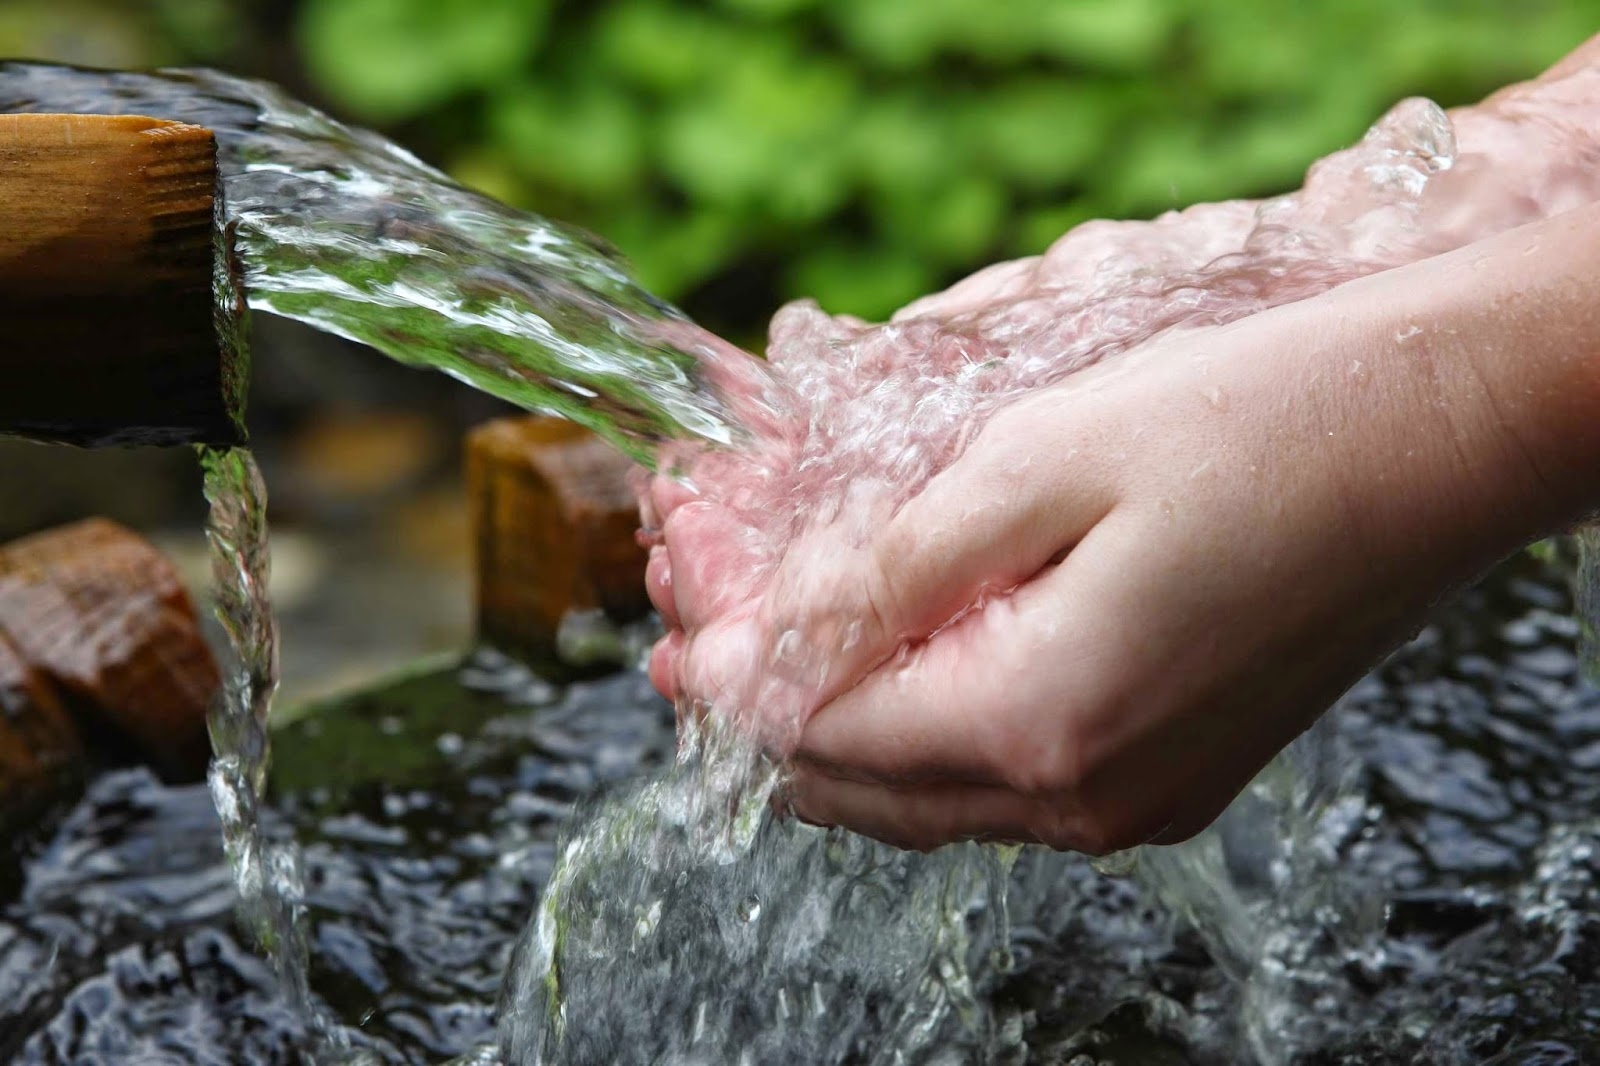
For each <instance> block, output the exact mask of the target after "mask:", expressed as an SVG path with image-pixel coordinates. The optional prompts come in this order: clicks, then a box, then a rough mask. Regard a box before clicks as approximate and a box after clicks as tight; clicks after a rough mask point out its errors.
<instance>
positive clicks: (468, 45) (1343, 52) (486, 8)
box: [298, 0, 1600, 340]
mask: <svg viewBox="0 0 1600 1066" xmlns="http://www.w3.org/2000/svg"><path fill="white" fill-rule="evenodd" d="M1597 24H1600V0H1418V2H1416V3H1412V4H1395V3H1393V2H1392V0H1297V2H1294V3H1284V2H1283V0H566V2H560V0H301V3H300V10H299V20H298V27H299V40H300V42H301V44H302V46H303V49H304V54H305V60H306V63H307V67H308V70H309V72H310V74H311V76H312V78H313V80H314V81H315V83H316V86H317V88H318V89H319V90H320V91H321V92H322V93H323V94H324V95H325V96H326V97H327V99H328V101H329V102H330V104H331V105H332V106H334V107H335V108H336V109H338V110H340V111H342V112H345V113H348V114H350V115H352V116H353V117H356V118H360V119H365V120H367V121H371V122H376V123H386V124H391V125H394V124H403V125H404V131H403V133H404V136H405V137H406V138H407V139H408V140H410V141H412V142H413V143H417V144H418V145H419V146H420V147H421V148H422V149H423V151H424V152H426V153H428V154H431V155H433V156H435V157H437V158H441V159H443V160H445V161H446V162H447V163H448V164H450V165H451V166H452V167H453V168H454V170H455V172H456V173H457V174H458V176H460V177H461V178H462V180H464V181H467V182H469V183H471V184H474V185H477V186H479V187H482V188H485V189H486V190H488V191H490V192H492V193H494V194H495V195H499V196H503V197H507V198H510V199H512V200H514V201H516V202H519V203H521V204H523V205H525V206H528V207H531V208H534V209H536V210H540V211H543V212H546V213H549V214H553V215H556V216H559V217H562V218H566V219H568V220H570V221H573V222H577V223H579V224H581V225H585V226H588V227H589V228H591V229H594V230H596V231H597V232H599V233H602V234H604V235H605V236H607V237H608V238H610V239H611V240H612V241H614V242H616V243H617V244H618V245H619V246H620V247H621V248H622V249H623V250H624V251H625V252H627V253H628V254H629V255H630V256H631V257H632V258H633V259H634V261H635V262H636V264H637V265H638V267H639V270H640V274H641V277H642V278H643V279H644V280H645V281H646V283H647V284H649V285H651V286H652V287H653V288H655V289H656V290H657V291H659V292H660V293H661V294H662V295H663V296H666V297H668V298H671V299H676V300H680V301H682V302H684V303H685V304H686V305H687V306H688V307H689V309H690V310H691V311H693V312H695V313H696V314H698V315H700V316H702V317H704V318H706V319H707V320H708V321H709V322H711V323H712V324H713V325H716V326H719V327H721V328H724V329H731V330H733V331H735V332H736V333H738V334H740V335H742V336H743V338H744V339H747V340H748V339H749V338H750V332H751V331H753V330H755V329H756V328H758V327H759V325H760V324H761V323H762V322H763V321H764V320H765V318H766V316H767V315H768V314H769V313H770V312H771V310H772V308H773V306H774V305H775V304H776V302H777V301H778V300H780V299H782V298H787V297H793V296H800V295H814V296H817V297H818V298H820V299H821V301H822V302H823V304H824V306H826V307H828V308H829V309H830V310H837V311H850V312H854V313H858V314H862V315H865V316H868V317H880V316H883V315H885V314H887V313H888V312H889V311H891V310H892V309H893V308H895V307H896V306H898V305H899V304H901V303H903V302H905V301H906V300H909V299H911V298H912V297H914V296H917V295H919V294H920V293H921V292H923V291H925V290H926V289H928V288H929V287H931V286H935V285H938V284H942V283H944V282H947V281H949V280H951V279H953V278H954V277H956V276H959V275H960V274H962V273H965V272H967V271H969V270H972V269H974V268H975V267H977V266H980V265H982V264H983V263H985V262H988V261H990V260H993V259H995V258H998V257H1002V256H1009V255H1019V254H1030V253H1035V252H1038V251H1041V250H1042V249H1043V248H1044V247H1045V246H1046V245H1047V244H1048V243H1049V242H1050V241H1051V240H1053V239H1054V238H1055V237H1056V236H1059V235H1060V233H1061V232H1063V231H1064V230H1065V229H1066V228H1068V227H1069V226H1071V225H1072V224H1075V223H1076V222H1078V221H1082V220H1083V219H1086V218H1091V217H1096V216H1102V215H1112V216H1144V215H1150V214H1154V213H1156V212H1159V211H1162V210H1165V209H1167V208H1171V207H1178V206H1182V205H1184V204H1187V203H1190V202H1193V201H1195V200H1199V199H1210V198H1216V197H1226V196H1250V195H1263V194H1270V193H1273V192H1278V191H1282V190H1284V189H1288V188H1292V187H1293V186H1294V185H1296V184H1298V181H1299V178H1300V175H1301V173H1302V172H1303V171H1304V168H1305V166H1306V165H1307V164H1308V163H1309V162H1310V161H1311V160H1312V159H1314V158H1316V157H1317V156H1319V155H1321V154H1324V153H1326V152H1328V151H1331V150H1333V149H1335V148H1337V147H1340V146H1341V145H1343V144H1346V143H1348V142H1349V141H1351V140H1352V139H1354V138H1355V137H1357V136H1359V135H1360V133H1361V131H1362V130H1363V128H1365V126H1367V125H1368V124H1369V123H1371V122H1372V121H1373V120H1374V119H1376V118H1377V117H1378V115H1380V114H1381V113H1382V111H1383V110H1384V109H1385V108H1386V107H1388V106H1389V105H1390V104H1392V103H1394V102H1395V101H1397V100H1398V99H1400V98H1401V97H1403V96H1406V95H1410V94H1415V93H1423V94H1427V95H1432V96H1434V97H1436V98H1438V99H1440V101H1441V102H1443V103H1446V104H1454V103H1461V102H1465V101H1467V100H1471V99H1474V98H1476V97H1478V96H1481V95H1483V94H1484V93H1486V92H1488V91H1490V90H1492V89H1494V88H1496V87H1498V86H1500V85H1502V84H1505V83H1506V82H1508V81H1511V80H1515V79H1517V78H1521V77H1526V76H1528V75H1530V74H1532V73H1534V72H1536V71H1538V70H1540V69H1541V68H1543V67H1544V66H1546V65H1548V64H1549V63H1550V62H1552V61H1553V60H1554V59H1556V58H1557V57H1558V56H1560V55H1561V54H1562V53H1563V52H1565V51H1567V50H1568V49H1570V48H1572V47H1574V46H1575V45H1577V44H1578V43H1579V42H1580V41H1581V40H1582V39H1583V38H1584V37H1585V36H1587V35H1588V34H1589V33H1590V32H1592V31H1593V29H1594V28H1595V26H1596V25H1597Z"/></svg>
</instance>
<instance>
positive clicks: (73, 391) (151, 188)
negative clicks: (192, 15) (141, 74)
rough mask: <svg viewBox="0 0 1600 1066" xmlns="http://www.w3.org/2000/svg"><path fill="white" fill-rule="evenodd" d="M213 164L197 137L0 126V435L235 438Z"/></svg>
mask: <svg viewBox="0 0 1600 1066" xmlns="http://www.w3.org/2000/svg"><path fill="white" fill-rule="evenodd" d="M216 157H217V153H216V141H215V139H214V137H213V136H212V134H211V132H210V131H209V130H205V129H202V128H200V127H198V126H189V125H184V124H182V123H175V122H164V121H161V120H158V119H151V118H142V117H139V116H127V115H123V116H102V115H0V433H6V434H13V435H17V434H20V435H23V436H28V437H33V438H36V439H42V440H56V441H63V442H67V443H72V444H82V445H103V444H145V443H149V444H175V443H184V442H194V441H200V442H208V443H237V442H239V441H240V440H242V437H243V430H242V427H241V424H240V422H239V412H240V410H241V408H242V401H243V379H244V368H243V367H242V365H241V360H240V357H239V356H238V354H237V353H236V352H234V351H233V350H232V346H231V345H230V344H228V343H225V338H226V337H228V336H231V335H232V331H231V330H230V329H228V328H220V329H219V325H224V326H225V325H226V323H225V322H219V318H218V315H217V313H216V300H215V298H214V295H213V285H214V282H215V280H216V277H217V273H216V272H217V270H218V269H219V268H223V269H227V268H228V267H229V266H230V263H229V256H228V254H227V250H226V245H225V240H224V237H223V230H222V228H221V227H220V226H219V224H218V223H219V219H220V212H219V207H220V192H219V186H218V181H217V163H216ZM239 310H241V311H242V309H239Z"/></svg>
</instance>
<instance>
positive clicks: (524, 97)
mask: <svg viewBox="0 0 1600 1066" xmlns="http://www.w3.org/2000/svg"><path fill="white" fill-rule="evenodd" d="M490 118H491V123H492V125H491V129H492V130H493V132H494V135H495V139H496V141H497V142H498V143H500V144H501V145H503V146H504V147H505V151H506V153H507V156H508V157H509V158H510V159H511V161H512V162H513V163H514V164H515V165H516V167H517V169H518V170H519V171H521V172H522V173H523V174H524V175H526V176H527V177H530V178H534V179H539V180H543V181H546V182H549V183H551V184H553V185H556V186H558V187H562V188H566V189H571V190H574V191H579V192H581V193H582V194H583V195H584V196H585V197H586V198H591V199H600V200H604V199H609V198H613V197H619V196H623V195H625V194H627V193H628V192H630V191H631V190H632V189H633V188H635V187H636V185H637V183H638V179H639V178H640V177H641V175H642V172H643V163H644V156H645V147H646V146H645V141H644V131H643V129H642V128H641V122H640V119H641V116H640V114H639V111H638V108H637V107H636V106H635V105H634V103H633V101H631V100H630V99H628V97H627V96H626V95H625V94H624V93H622V92H621V91H619V90H618V89H617V88H615V87H614V86H610V85H606V84H604V83H596V82H583V83H580V84H578V85H575V86H572V87H570V89H569V91H568V92H566V93H558V92H555V91H552V90H550V89H547V88H545V87H543V86H540V85H538V84H533V83H526V84H523V85H520V86H518V87H516V88H515V89H510V90H507V91H506V92H504V93H503V94H501V95H500V96H497V97H496V98H495V101H494V109H493V111H492V112H491V115H490Z"/></svg>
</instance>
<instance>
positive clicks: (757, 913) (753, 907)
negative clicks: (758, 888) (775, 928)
mask: <svg viewBox="0 0 1600 1066" xmlns="http://www.w3.org/2000/svg"><path fill="white" fill-rule="evenodd" d="M739 920H740V921H741V922H745V923H750V922H757V921H760V920H761V900H760V898H758V897H756V896H746V897H745V898H744V899H743V900H741V901H740V903H739Z"/></svg>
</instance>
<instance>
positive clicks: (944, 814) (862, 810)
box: [786, 769, 1084, 851]
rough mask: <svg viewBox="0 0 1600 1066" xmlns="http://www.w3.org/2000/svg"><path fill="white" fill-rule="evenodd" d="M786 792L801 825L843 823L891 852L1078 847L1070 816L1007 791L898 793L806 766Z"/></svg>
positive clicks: (966, 788)
mask: <svg viewBox="0 0 1600 1066" xmlns="http://www.w3.org/2000/svg"><path fill="white" fill-rule="evenodd" d="M786 789H787V796H788V799H789V804H790V806H791V808H792V809H793V810H794V813H795V814H796V815H797V816H799V817H800V818H801V819H802V820H804V821H807V822H810V823H812V824H814V825H826V826H833V825H837V826H843V827H844V828H846V829H849V830H851V831H852V832H856V833H860V834H862V835H863V836H869V837H871V838H873V839H874V840H881V841H882V842H884V843H885V844H890V845H893V846H894V847H897V848H906V849H909V850H914V851H931V850H932V849H934V848H937V847H942V846H943V845H945V844H953V843H956V842H958V841H965V840H980V841H986V842H994V843H1012V844H1044V845H1046V846H1048V847H1053V848H1058V849H1074V850H1078V849H1079V845H1080V844H1082V843H1084V841H1083V839H1082V837H1081V836H1080V834H1079V833H1078V831H1077V823H1078V816H1077V814H1076V812H1074V811H1072V810H1070V809H1068V808H1067V807H1065V806H1064V805H1063V806H1060V807H1056V806H1052V805H1051V804H1050V803H1048V802H1043V801H1039V800H1035V799H1030V798H1027V797H1023V796H1019V795H1018V794H1016V793H1014V792H1010V791H1007V790H1005V789H999V788H987V787H984V786H982V785H950V784H944V785H921V786H916V787H914V788H910V789H897V788H891V787H890V786H888V785H882V784H869V783H864V782H860V781H849V780H844V779H840V778H834V777H828V776H827V775H825V774H821V773H818V772H816V771H811V770H805V769H799V770H796V771H795V773H794V775H793V776H792V777H791V778H790V779H789V781H788V783H787V786H786Z"/></svg>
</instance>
